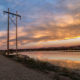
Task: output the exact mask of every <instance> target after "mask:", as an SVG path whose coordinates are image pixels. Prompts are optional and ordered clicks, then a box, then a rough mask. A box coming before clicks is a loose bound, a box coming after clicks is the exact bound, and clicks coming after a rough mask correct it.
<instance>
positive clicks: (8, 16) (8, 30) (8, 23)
mask: <svg viewBox="0 0 80 80" xmlns="http://www.w3.org/2000/svg"><path fill="white" fill-rule="evenodd" d="M7 54H8V55H9V8H8V29H7Z"/></svg>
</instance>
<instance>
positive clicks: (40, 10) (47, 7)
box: [22, 0, 65, 19]
mask: <svg viewBox="0 0 80 80" xmlns="http://www.w3.org/2000/svg"><path fill="white" fill-rule="evenodd" d="M62 1H65V0H61V1H59V2H57V3H56V4H58V3H61V2H62ZM56 4H54V5H56ZM54 5H50V6H48V7H46V8H44V9H42V10H39V11H37V12H35V13H38V12H41V11H43V10H45V9H47V8H49V7H51V6H54ZM35 13H34V14H35ZM24 18H26V17H24ZM22 19H23V18H22Z"/></svg>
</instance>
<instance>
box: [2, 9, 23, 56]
mask: <svg viewBox="0 0 80 80" xmlns="http://www.w3.org/2000/svg"><path fill="white" fill-rule="evenodd" d="M3 12H4V13H7V14H8V30H7V53H8V55H9V18H10V17H9V14H11V15H12V16H13V15H15V16H16V24H15V23H14V21H13V20H12V19H11V18H10V19H11V21H12V22H13V23H14V25H15V26H16V54H17V16H18V17H20V19H21V16H20V15H17V11H16V14H14V13H11V12H9V8H8V11H3Z"/></svg>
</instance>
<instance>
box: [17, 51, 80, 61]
mask: <svg viewBox="0 0 80 80" xmlns="http://www.w3.org/2000/svg"><path fill="white" fill-rule="evenodd" d="M18 54H23V55H27V56H29V57H31V58H34V59H42V60H47V59H48V60H70V61H80V52H65V51H28V52H18Z"/></svg>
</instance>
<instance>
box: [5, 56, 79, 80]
mask: <svg viewBox="0 0 80 80" xmlns="http://www.w3.org/2000/svg"><path fill="white" fill-rule="evenodd" d="M4 56H6V57H7V58H10V59H13V60H15V61H17V62H20V63H21V64H23V65H25V66H26V67H28V68H32V69H36V70H40V71H42V72H45V73H48V71H54V72H56V73H60V72H61V73H62V74H59V75H62V76H66V77H69V78H71V79H72V80H80V79H78V78H77V77H75V75H76V74H75V73H74V72H72V71H71V69H68V68H63V67H59V66H54V65H52V64H50V63H48V62H45V61H40V60H35V59H33V58H30V57H27V58H26V60H25V59H24V58H22V57H19V56H18V55H4Z"/></svg>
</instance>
